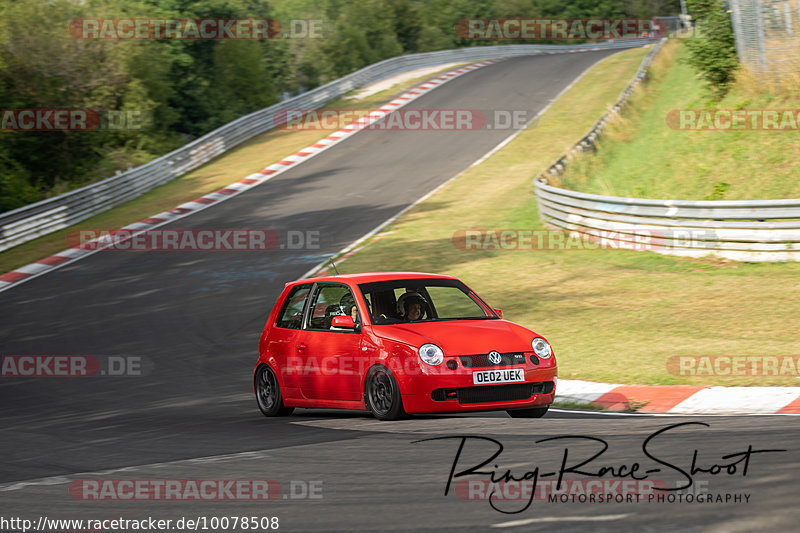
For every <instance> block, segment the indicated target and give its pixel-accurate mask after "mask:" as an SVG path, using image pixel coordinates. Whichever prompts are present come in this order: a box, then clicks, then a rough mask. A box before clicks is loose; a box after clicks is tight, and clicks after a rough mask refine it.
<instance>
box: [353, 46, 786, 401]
mask: <svg viewBox="0 0 800 533" xmlns="http://www.w3.org/2000/svg"><path fill="white" fill-rule="evenodd" d="M645 52H646V50H630V51H625V52H620V53H618V54H615V55H613V56H610V57H608V58H607V59H605V60H603V61H602V62H600V63H599V64H598V65H597V66H596V67H595V68H594V69H592V70H591V71H590V72H589V73H588V74H587V75H586V76H585V77H584V78H583V79H582V80H580V81H579V82H578V83H577V84H576V85H575V86H574V87H573V88H572V89H570V90H569V91H568V92H567V93H565V95H564V96H563V97H562V98H560V99H559V100H558V101H557V102H555V103H554V105H553V106H552V107H551V108H550V109H549V110H548V111H547V113H545V114H544V115H543V116H542V117H541V118H540V120H539V121H538V122H537V123H535V124H534V125H532V126H531V127H530V128H529V129H527V130H526V131H524V132H523V133H521V134H520V135H519V136H517V138H516V139H514V140H513V141H512V142H510V143H509V144H508V145H506V146H505V147H504V148H503V149H501V150H499V151H498V152H496V153H495V154H494V155H493V156H492V157H490V158H488V159H487V160H486V161H484V162H483V163H481V164H480V165H477V166H475V167H473V168H471V169H469V170H467V171H466V172H464V173H463V174H462V175H461V176H460V177H459V178H458V179H456V180H454V181H452V182H451V183H449V184H448V185H447V186H445V187H443V188H442V189H440V190H439V191H438V192H437V193H435V194H433V195H432V196H430V197H429V198H428V199H427V200H426V201H424V202H422V203H420V204H419V205H417V206H416V207H415V208H414V209H411V210H410V211H408V212H407V213H406V214H405V215H404V216H402V217H401V218H399V219H398V220H397V221H395V223H393V224H392V225H390V226H389V227H387V228H386V229H385V230H384V231H383V232H381V233H379V234H378V235H376V236H375V237H373V238H372V239H370V240H369V241H367V243H366V244H365V246H364V247H362V248H361V249H360V250H359V251H358V252H356V253H355V254H353V255H352V256H351V257H349V258H348V259H347V260H346V261H344V262H342V263H341V264H340V265H339V271H340V272H342V273H350V272H368V271H376V270H377V271H383V270H416V271H422V272H440V273H448V274H452V275H455V276H458V277H459V278H461V279H463V280H464V281H465V282H466V283H467V284H469V285H470V286H471V287H472V288H473V289H475V290H476V291H477V292H478V293H479V294H481V295H482V296H483V297H484V298H485V299H486V300H487V301H488V302H490V304H492V305H494V306H497V307H501V308H503V310H504V315H505V317H506V318H508V319H509V320H512V321H514V322H517V323H520V324H524V325H526V326H528V327H530V328H532V329H534V330H535V331H537V332H539V333H541V334H542V335H544V336H546V337H547V338H548V340H549V341H550V342H551V343H552V344H553V346H554V349H555V352H556V355H557V357H558V362H559V375H560V377H562V378H565V379H587V380H594V381H605V382H612V383H631V384H632V383H638V384H645V385H656V384H662V385H664V384H666V385H669V384H689V385H787V386H797V385H800V381H798V380H797V378H796V375H784V376H761V377H759V376H747V375H745V376H730V375H729V376H713V377H711V376H681V375H674V374H672V373H670V371H669V370H668V369H667V360H668V359H669V358H670V357H671V356H674V355H690V356H697V355H701V356H704V355H710V356H715V355H755V356H759V355H794V356H798V355H800V339H798V336H797V333H796V325H797V317H798V316H800V282H798V280H800V264H795V263H792V264H748V263H734V262H728V261H720V260H691V259H683V258H677V257H670V256H662V255H659V254H656V253H652V252H635V251H622V250H617V251H613V250H582V251H544V250H539V251H536V250H474V251H465V250H463V249H459V248H458V247H456V246H455V245H454V243H453V236H454V234H455V232H456V231H458V230H463V229H468V228H483V229H538V228H542V223H541V221H540V219H539V214H538V210H537V206H536V200H535V196H534V193H533V187H532V179H533V177H534V176H536V175H537V174H538V173H539V172H541V171H542V170H543V169H545V168H546V167H547V166H548V165H549V164H551V163H552V161H554V160H555V159H556V158H557V157H559V156H560V155H561V154H562V153H564V151H565V150H566V149H567V147H568V146H570V145H571V144H572V143H574V142H576V141H577V140H578V139H579V138H580V137H581V136H582V135H583V134H584V133H585V132H586V131H587V130H588V129H589V128H590V127H591V125H592V124H593V123H594V121H596V120H597V118H598V117H599V116H600V115H601V114H602V113H603V112H604V111H605V110H606V109H608V107H610V106H611V105H612V104H613V102H614V101H615V100H616V97H617V96H618V94H619V92H620V91H621V90H622V88H623V87H624V86H625V85H626V84H627V83H628V81H629V80H630V79H631V77H632V76H633V75H634V73H635V72H636V69H637V68H638V66H639V63H640V61H641V59H642V57H643V56H644V54H645ZM477 155H478V154H476V156H477Z"/></svg>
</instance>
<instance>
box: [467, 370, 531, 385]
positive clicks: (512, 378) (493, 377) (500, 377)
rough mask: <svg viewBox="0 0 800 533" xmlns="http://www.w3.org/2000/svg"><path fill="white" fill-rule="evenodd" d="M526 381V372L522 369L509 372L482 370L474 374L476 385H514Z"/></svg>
mask: <svg viewBox="0 0 800 533" xmlns="http://www.w3.org/2000/svg"><path fill="white" fill-rule="evenodd" d="M516 381H525V371H524V370H523V369H522V368H516V369H514V368H512V369H509V370H481V371H479V372H473V373H472V383H473V384H475V385H491V384H493V383H513V382H516Z"/></svg>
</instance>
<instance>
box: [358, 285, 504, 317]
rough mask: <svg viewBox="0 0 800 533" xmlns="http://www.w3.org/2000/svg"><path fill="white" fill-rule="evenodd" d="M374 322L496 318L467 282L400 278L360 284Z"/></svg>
mask: <svg viewBox="0 0 800 533" xmlns="http://www.w3.org/2000/svg"><path fill="white" fill-rule="evenodd" d="M359 288H360V289H361V293H362V294H363V295H364V300H366V302H367V304H368V305H369V314H370V318H371V319H372V323H373V324H400V323H405V322H432V321H441V320H483V319H496V318H498V317H497V316H496V315H495V314H494V312H492V310H491V309H490V308H489V307H488V306H487V305H486V304H485V303H484V302H483V301H482V300H481V299H480V298H478V296H477V295H475V293H473V292H471V291H470V290H469V289H468V288H467V286H466V285H464V284H463V283H461V282H460V281H458V280H448V279H402V280H392V281H379V282H375V283H364V284H361V285H359Z"/></svg>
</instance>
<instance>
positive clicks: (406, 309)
mask: <svg viewBox="0 0 800 533" xmlns="http://www.w3.org/2000/svg"><path fill="white" fill-rule="evenodd" d="M427 309H428V302H427V301H426V300H425V298H424V297H423V296H422V295H421V294H418V293H416V292H407V293H405V294H403V295H402V296H400V298H398V299H397V312H398V314H399V315H400V317H401V318H402V319H403V320H405V321H406V322H411V321H413V320H422V318H423V317H424V316H425V312H426V310H427Z"/></svg>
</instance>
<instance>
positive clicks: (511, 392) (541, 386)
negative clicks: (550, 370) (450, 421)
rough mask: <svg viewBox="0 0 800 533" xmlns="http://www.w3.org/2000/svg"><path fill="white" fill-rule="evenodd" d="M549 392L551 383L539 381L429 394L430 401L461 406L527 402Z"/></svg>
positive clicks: (456, 389) (457, 389) (455, 389)
mask: <svg viewBox="0 0 800 533" xmlns="http://www.w3.org/2000/svg"><path fill="white" fill-rule="evenodd" d="M551 392H553V382H552V381H541V382H538V383H513V384H511V385H486V386H480V387H459V388H454V389H435V390H434V391H433V392H431V399H433V400H434V401H437V402H442V401H445V400H458V403H462V404H470V403H487V402H513V401H515V400H527V399H528V398H530V397H531V396H533V395H534V394H550V393H551Z"/></svg>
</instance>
